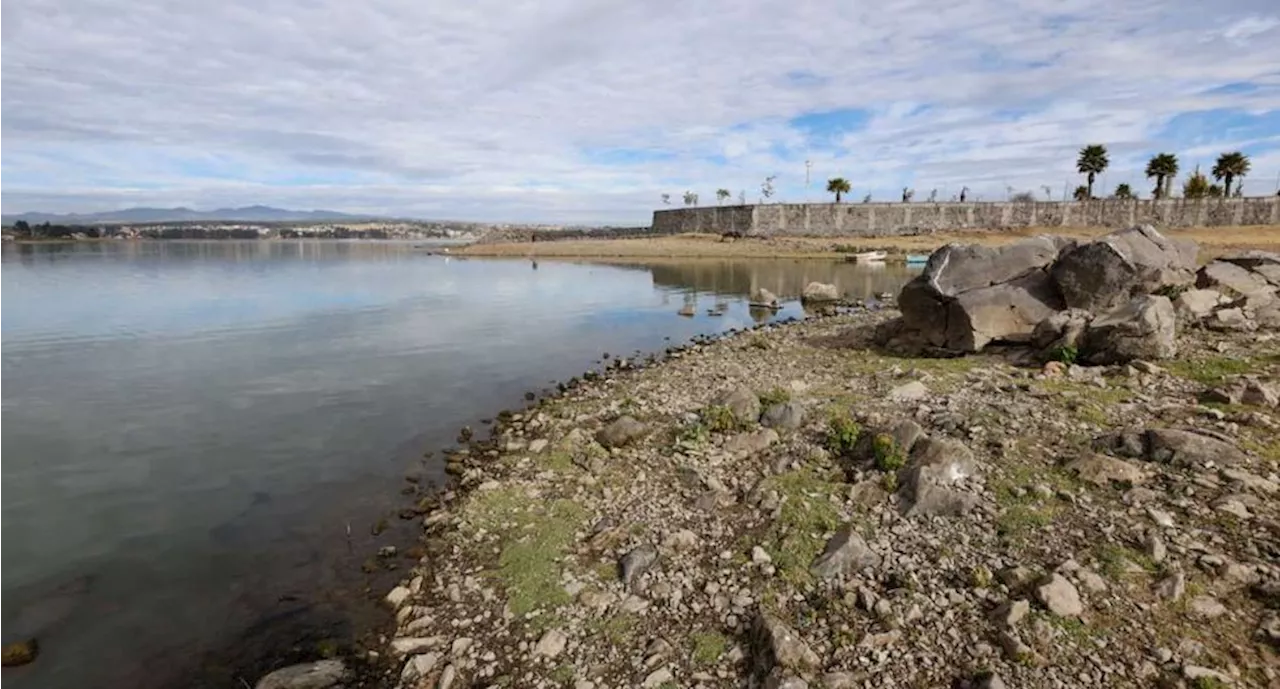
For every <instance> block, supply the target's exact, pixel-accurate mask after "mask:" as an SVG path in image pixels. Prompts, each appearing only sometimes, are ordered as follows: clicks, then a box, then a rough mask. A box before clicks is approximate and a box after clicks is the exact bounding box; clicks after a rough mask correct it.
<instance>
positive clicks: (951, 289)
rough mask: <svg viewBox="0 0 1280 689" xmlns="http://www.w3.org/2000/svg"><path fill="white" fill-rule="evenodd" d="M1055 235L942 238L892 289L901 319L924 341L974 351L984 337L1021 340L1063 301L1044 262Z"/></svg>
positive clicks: (1059, 241) (1056, 243) (1059, 243)
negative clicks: (968, 241)
mask: <svg viewBox="0 0 1280 689" xmlns="http://www.w3.org/2000/svg"><path fill="white" fill-rule="evenodd" d="M1066 246H1070V242H1069V240H1066V239H1063V238H1061V237H1033V238H1030V239H1024V240H1022V241H1019V242H1015V243H1013V244H1009V245H1007V246H1003V247H984V246H977V245H961V244H949V245H947V246H944V247H942V248H941V249H938V250H937V251H935V252H934V253H933V255H931V256H930V257H929V262H928V263H927V264H926V265H925V269H924V272H923V273H921V274H920V275H919V276H917V277H916V278H915V279H914V280H912V281H911V282H909V283H907V285H906V286H905V287H903V289H902V292H901V294H900V295H899V296H898V307H899V308H900V309H901V310H902V317H903V326H904V328H905V329H906V330H907V331H909V332H911V333H913V334H914V335H915V337H917V338H918V339H919V340H921V341H922V342H923V343H924V344H927V345H930V346H932V347H938V348H942V349H947V350H950V351H955V352H975V351H978V350H980V349H982V348H983V347H984V346H986V345H987V344H988V343H991V342H1025V341H1027V340H1029V339H1030V337H1031V333H1032V331H1033V330H1034V329H1035V326H1036V324H1037V323H1039V322H1040V321H1042V320H1044V319H1045V318H1046V317H1048V316H1049V315H1050V314H1052V313H1053V312H1055V311H1057V310H1058V309H1060V308H1061V307H1062V300H1061V298H1060V297H1059V295H1058V293H1057V289H1056V288H1055V287H1054V285H1053V283H1052V281H1051V280H1050V279H1049V277H1048V275H1047V273H1046V269H1047V268H1048V266H1050V265H1051V264H1052V263H1053V261H1054V259H1056V258H1057V257H1058V255H1059V253H1060V252H1061V251H1062V249H1063V248H1064V247H1066Z"/></svg>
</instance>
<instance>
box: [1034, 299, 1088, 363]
mask: <svg viewBox="0 0 1280 689" xmlns="http://www.w3.org/2000/svg"><path fill="white" fill-rule="evenodd" d="M1091 320H1093V314H1091V313H1089V312H1088V311H1085V310H1083V309H1067V310H1065V311H1058V312H1057V313H1054V314H1051V315H1050V316H1049V317H1048V318H1045V319H1044V320H1042V321H1040V322H1039V323H1037V324H1036V327H1035V329H1034V330H1032V331H1031V346H1032V347H1034V348H1036V349H1037V350H1039V351H1042V352H1052V351H1053V350H1056V349H1060V348H1065V347H1074V348H1076V349H1079V348H1080V347H1082V346H1083V345H1084V334H1085V332H1086V331H1087V330H1088V329H1089V321H1091Z"/></svg>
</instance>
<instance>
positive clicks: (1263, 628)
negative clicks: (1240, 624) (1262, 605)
mask: <svg viewBox="0 0 1280 689" xmlns="http://www.w3.org/2000/svg"><path fill="white" fill-rule="evenodd" d="M1257 637H1258V638H1259V639H1260V640H1262V641H1265V642H1267V643H1269V644H1271V645H1272V646H1275V647H1277V648H1280V612H1277V611H1275V610H1268V611H1267V612H1264V613H1263V614H1262V619H1261V620H1260V621H1259V622H1258V631H1257Z"/></svg>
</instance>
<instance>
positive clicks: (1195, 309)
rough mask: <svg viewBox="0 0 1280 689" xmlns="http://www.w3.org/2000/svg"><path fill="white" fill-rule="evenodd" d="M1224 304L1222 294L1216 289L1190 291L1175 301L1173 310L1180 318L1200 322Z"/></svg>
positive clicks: (1180, 295)
mask: <svg viewBox="0 0 1280 689" xmlns="http://www.w3.org/2000/svg"><path fill="white" fill-rule="evenodd" d="M1221 303H1222V293H1221V292H1219V291H1218V290H1214V289H1189V290H1187V291H1185V292H1183V293H1182V294H1179V295H1178V297H1177V298H1176V299H1174V300H1173V310H1174V312H1175V313H1177V315H1178V317H1179V318H1182V319H1183V320H1188V321H1198V320H1200V319H1202V318H1205V317H1207V316H1208V315H1209V314H1211V313H1213V310H1214V309H1215V308H1217V306H1218V305H1219V304H1221Z"/></svg>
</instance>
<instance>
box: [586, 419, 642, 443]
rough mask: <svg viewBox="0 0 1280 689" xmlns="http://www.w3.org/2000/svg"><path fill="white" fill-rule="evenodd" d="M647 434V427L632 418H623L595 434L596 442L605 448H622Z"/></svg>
mask: <svg viewBox="0 0 1280 689" xmlns="http://www.w3.org/2000/svg"><path fill="white" fill-rule="evenodd" d="M648 432H649V427H648V426H646V425H645V424H643V423H641V422H639V421H637V420H636V419H635V418H634V417H631V416H623V417H621V418H619V419H617V420H615V421H613V422H612V423H610V424H609V425H607V426H605V427H604V428H601V429H600V430H599V431H598V432H597V433H596V442H598V443H600V444H601V445H603V446H605V447H610V448H612V447H622V446H623V445H627V444H629V443H631V442H633V441H635V440H638V439H640V438H642V437H644V435H645V434H646V433H648Z"/></svg>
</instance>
